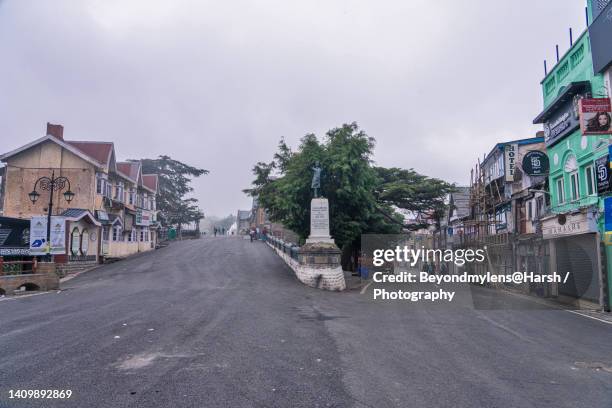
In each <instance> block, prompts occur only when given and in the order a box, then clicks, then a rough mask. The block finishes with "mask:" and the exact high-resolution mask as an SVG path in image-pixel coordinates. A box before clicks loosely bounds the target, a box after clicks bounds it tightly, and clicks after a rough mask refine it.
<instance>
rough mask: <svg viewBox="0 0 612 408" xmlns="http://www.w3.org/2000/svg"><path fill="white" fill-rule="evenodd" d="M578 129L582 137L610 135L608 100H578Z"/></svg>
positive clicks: (611, 109) (611, 117)
mask: <svg viewBox="0 0 612 408" xmlns="http://www.w3.org/2000/svg"><path fill="white" fill-rule="evenodd" d="M580 129H581V130H582V134H583V135H607V134H610V133H612V105H611V104H610V99H609V98H589V99H587V98H584V99H581V100H580Z"/></svg>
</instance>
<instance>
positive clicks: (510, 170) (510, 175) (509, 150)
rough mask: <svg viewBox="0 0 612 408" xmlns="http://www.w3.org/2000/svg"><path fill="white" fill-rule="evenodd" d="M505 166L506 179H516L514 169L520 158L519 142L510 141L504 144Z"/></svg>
mask: <svg viewBox="0 0 612 408" xmlns="http://www.w3.org/2000/svg"><path fill="white" fill-rule="evenodd" d="M504 159H505V161H504V168H505V173H506V181H514V170H515V169H516V161H517V159H518V144H516V143H510V144H507V145H505V146H504Z"/></svg>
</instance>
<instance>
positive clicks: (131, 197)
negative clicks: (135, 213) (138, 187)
mask: <svg viewBox="0 0 612 408" xmlns="http://www.w3.org/2000/svg"><path fill="white" fill-rule="evenodd" d="M135 201H136V192H135V191H134V189H133V188H130V192H129V193H128V203H130V204H132V205H133V204H134V202H135Z"/></svg>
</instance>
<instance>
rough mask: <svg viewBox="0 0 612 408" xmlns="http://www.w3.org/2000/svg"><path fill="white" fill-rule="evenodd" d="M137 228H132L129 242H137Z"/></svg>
mask: <svg viewBox="0 0 612 408" xmlns="http://www.w3.org/2000/svg"><path fill="white" fill-rule="evenodd" d="M136 241H137V240H136V229H135V228H134V229H132V230H131V231H130V233H129V235H128V242H136Z"/></svg>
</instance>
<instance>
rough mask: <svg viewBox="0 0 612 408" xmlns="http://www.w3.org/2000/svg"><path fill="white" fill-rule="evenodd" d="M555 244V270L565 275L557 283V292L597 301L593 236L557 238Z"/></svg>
mask: <svg viewBox="0 0 612 408" xmlns="http://www.w3.org/2000/svg"><path fill="white" fill-rule="evenodd" d="M556 246H557V248H556V249H557V272H558V273H559V274H561V275H562V277H565V273H566V272H570V276H569V279H568V280H567V282H566V283H565V284H563V283H561V284H560V285H559V293H560V294H562V295H567V296H572V297H575V298H580V299H585V300H590V301H592V302H599V275H598V272H597V270H598V267H597V266H598V265H597V246H596V243H595V236H594V235H593V234H586V235H580V236H572V237H571V238H563V239H559V240H557V242H556Z"/></svg>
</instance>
